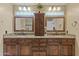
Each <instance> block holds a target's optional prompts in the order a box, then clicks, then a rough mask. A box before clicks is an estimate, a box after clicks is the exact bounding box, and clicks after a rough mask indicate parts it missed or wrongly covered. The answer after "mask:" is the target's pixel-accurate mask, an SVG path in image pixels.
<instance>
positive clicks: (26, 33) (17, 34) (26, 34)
mask: <svg viewBox="0 0 79 59" xmlns="http://www.w3.org/2000/svg"><path fill="white" fill-rule="evenodd" d="M14 34H15V35H29V34H27V33H14Z"/></svg>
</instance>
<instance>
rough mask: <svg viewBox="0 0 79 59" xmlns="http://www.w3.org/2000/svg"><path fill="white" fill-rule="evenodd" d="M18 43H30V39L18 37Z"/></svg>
mask: <svg viewBox="0 0 79 59" xmlns="http://www.w3.org/2000/svg"><path fill="white" fill-rule="evenodd" d="M18 43H19V44H20V45H30V44H31V39H18Z"/></svg>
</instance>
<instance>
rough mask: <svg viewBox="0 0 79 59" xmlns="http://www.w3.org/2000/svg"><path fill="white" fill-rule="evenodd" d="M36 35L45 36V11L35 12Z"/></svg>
mask: <svg viewBox="0 0 79 59" xmlns="http://www.w3.org/2000/svg"><path fill="white" fill-rule="evenodd" d="M35 35H36V36H44V13H35Z"/></svg>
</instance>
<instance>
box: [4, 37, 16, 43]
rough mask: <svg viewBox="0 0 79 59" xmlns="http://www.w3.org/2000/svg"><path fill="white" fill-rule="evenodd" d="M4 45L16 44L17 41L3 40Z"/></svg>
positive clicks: (12, 39)
mask: <svg viewBox="0 0 79 59" xmlns="http://www.w3.org/2000/svg"><path fill="white" fill-rule="evenodd" d="M4 44H17V40H16V39H14V38H11V39H8V38H7V39H4Z"/></svg>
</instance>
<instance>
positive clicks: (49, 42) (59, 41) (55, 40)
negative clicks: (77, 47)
mask: <svg viewBox="0 0 79 59" xmlns="http://www.w3.org/2000/svg"><path fill="white" fill-rule="evenodd" d="M59 43H61V40H60V39H48V45H52V44H59Z"/></svg>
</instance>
